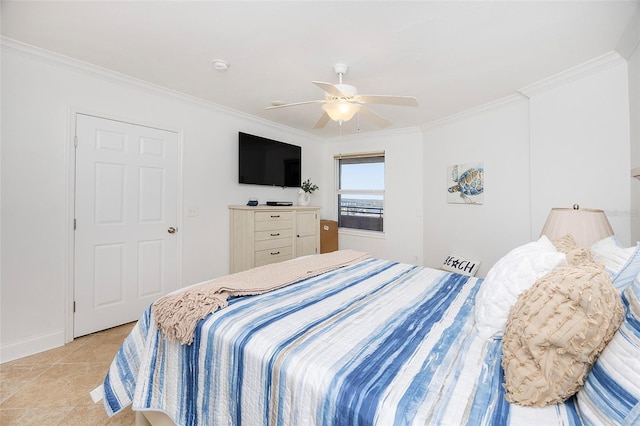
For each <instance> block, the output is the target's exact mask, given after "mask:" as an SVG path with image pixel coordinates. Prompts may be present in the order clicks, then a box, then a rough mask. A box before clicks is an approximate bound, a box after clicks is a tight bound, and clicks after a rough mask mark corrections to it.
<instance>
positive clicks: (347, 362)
mask: <svg viewBox="0 0 640 426" xmlns="http://www.w3.org/2000/svg"><path fill="white" fill-rule="evenodd" d="M481 283H482V280H480V279H477V278H470V277H467V276H462V275H458V274H451V273H447V272H443V271H438V270H434V269H430V268H425V267H419V266H414V265H408V264H402V263H397V262H391V261H386V260H379V259H369V260H367V261H364V262H361V263H359V264H356V265H353V266H350V267H346V268H342V269H339V270H337V271H333V272H330V273H327V274H324V275H321V276H318V277H315V278H311V279H307V280H304V281H301V282H298V283H295V284H292V285H290V286H288V287H285V288H283V289H280V290H277V291H273V292H270V293H266V294H262V295H258V296H250V297H241V298H237V299H233V300H232V301H231V303H230V305H229V307H227V308H225V309H223V310H221V311H218V312H216V313H214V314H212V315H210V316H209V317H207V318H206V319H204V320H202V321H200V323H199V325H198V327H197V329H196V333H195V338H194V342H193V344H191V345H189V346H184V345H179V344H177V343H172V342H168V341H166V340H164V339H163V338H162V336H161V334H160V333H159V331H158V330H157V329H156V327H155V325H154V322H153V318H152V317H151V313H150V309H148V310H147V311H146V312H145V313H144V315H143V316H142V317H141V319H140V320H139V322H138V324H137V325H136V326H135V327H134V329H133V330H132V332H131V334H130V335H129V336H128V337H127V339H126V340H125V342H124V344H123V346H122V347H121V349H120V351H119V353H118V354H117V356H116V358H115V359H114V361H113V363H112V365H111V367H110V370H109V372H108V375H107V377H106V379H105V381H104V400H105V407H106V410H107V412H108V413H110V414H113V413H116V412H118V411H119V410H121V409H123V408H124V407H126V406H127V405H129V404H131V403H133V409H134V410H159V411H163V412H165V413H166V414H168V415H169V417H171V418H172V420H173V421H174V422H175V423H176V424H178V425H250V426H257V425H295V426H298V425H427V424H428V425H462V424H468V425H490V424H491V425H493V424H495V425H502V424H505V425H506V424H511V425H553V424H562V425H576V424H581V422H580V419H579V416H578V414H577V412H576V408H575V405H574V403H573V400H572V399H571V400H569V401H567V402H566V403H564V404H559V405H554V406H550V407H545V408H543V409H540V408H525V407H519V406H515V405H510V404H509V403H507V402H506V401H505V399H504V392H503V387H502V375H503V373H502V370H501V365H500V361H501V342H500V341H499V340H498V341H485V340H482V339H480V338H478V337H477V335H476V332H475V329H474V327H473V321H474V316H473V301H474V298H475V295H476V293H477V291H478V289H479V287H480V285H481Z"/></svg>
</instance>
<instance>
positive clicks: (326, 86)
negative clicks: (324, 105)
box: [312, 81, 344, 96]
mask: <svg viewBox="0 0 640 426" xmlns="http://www.w3.org/2000/svg"><path fill="white" fill-rule="evenodd" d="M312 83H313V84H315V85H316V86H318V87H319V88H321V89H322V90H324V91H325V92H327V93H328V94H330V95H332V96H343V95H344V93H342V92H341V91H340V90H338V88H337V87H336V86H334V85H333V84H331V83H324V82H322V81H312Z"/></svg>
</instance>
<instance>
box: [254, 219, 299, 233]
mask: <svg viewBox="0 0 640 426" xmlns="http://www.w3.org/2000/svg"><path fill="white" fill-rule="evenodd" d="M254 226H255V230H256V231H275V230H278V229H293V220H265V221H263V222H258V221H256V223H255V225H254Z"/></svg>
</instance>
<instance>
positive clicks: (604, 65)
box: [518, 51, 626, 98]
mask: <svg viewBox="0 0 640 426" xmlns="http://www.w3.org/2000/svg"><path fill="white" fill-rule="evenodd" d="M625 62H626V61H625V59H624V58H623V57H622V56H620V54H619V53H618V52H615V51H611V52H609V53H605V54H604V55H601V56H598V57H597V58H594V59H592V60H590V61H587V62H585V63H583V64H580V65H577V66H575V67H572V68H569V69H568V70H565V71H562V72H560V73H558V74H555V75H552V76H551V77H547V78H545V79H543V80H540V81H538V82H536V83H533V84H530V85H528V86H525V87H523V88H522V89H520V90H518V93H521V94H522V95H523V96H526V97H527V98H531V97H532V96H535V95H537V94H539V93H542V92H545V91H547V90H551V89H554V88H556V87H558V86H562V85H564V84H567V83H570V82H572V81H576V80H579V79H581V78H585V77H588V76H590V75H593V74H596V73H598V72H600V71H603V70H605V69H608V68H611V67H614V66H616V65H619V64H621V63H625Z"/></svg>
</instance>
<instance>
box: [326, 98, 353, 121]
mask: <svg viewBox="0 0 640 426" xmlns="http://www.w3.org/2000/svg"><path fill="white" fill-rule="evenodd" d="M322 109H323V110H324V111H325V112H326V113H327V114H328V115H329V117H330V118H331V119H332V120H333V121H337V122H339V123H342V122H344V121H349V120H351V119H352V118H353V116H354V115H356V113H357V112H358V111H360V104H357V103H355V102H348V101H346V100H344V99H336V100H334V101H331V102H327V103H325V104H324V105H322Z"/></svg>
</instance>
